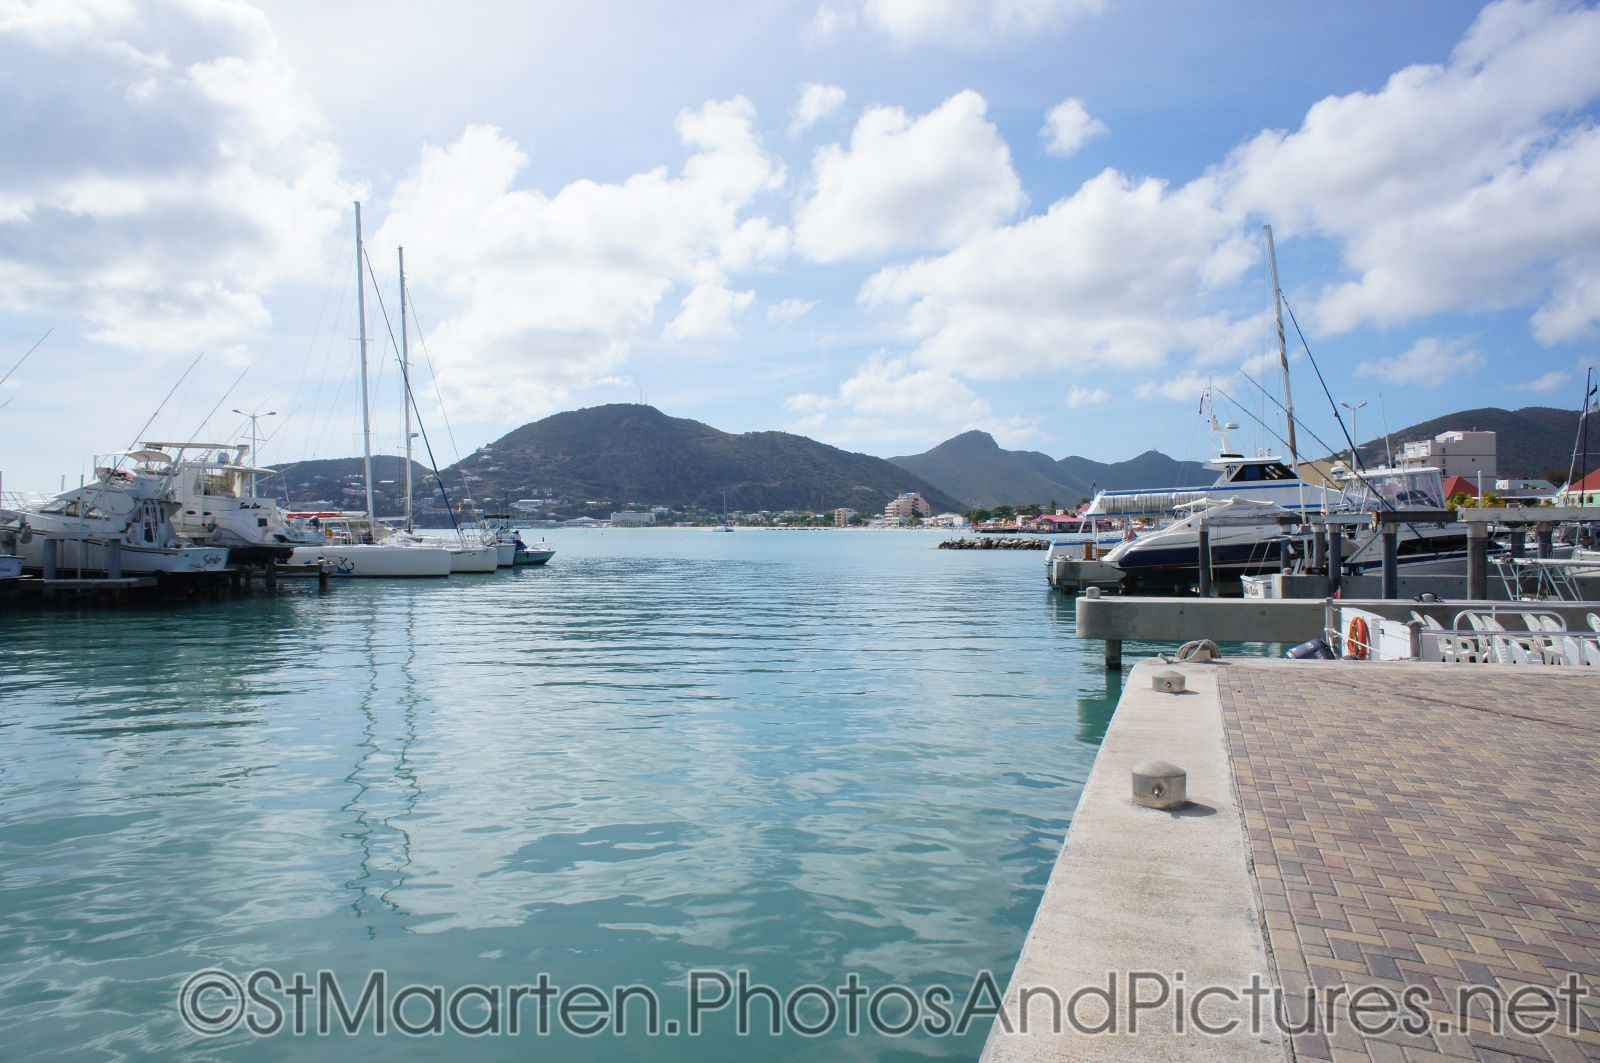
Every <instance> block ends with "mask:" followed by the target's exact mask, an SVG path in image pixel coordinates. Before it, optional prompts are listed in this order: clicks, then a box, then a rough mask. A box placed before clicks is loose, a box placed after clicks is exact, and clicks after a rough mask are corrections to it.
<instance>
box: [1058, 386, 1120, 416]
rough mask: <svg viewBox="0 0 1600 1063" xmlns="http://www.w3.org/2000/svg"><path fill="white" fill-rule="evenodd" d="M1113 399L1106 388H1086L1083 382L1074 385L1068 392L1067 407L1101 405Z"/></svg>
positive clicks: (1070, 408)
mask: <svg viewBox="0 0 1600 1063" xmlns="http://www.w3.org/2000/svg"><path fill="white" fill-rule="evenodd" d="M1110 401H1111V393H1110V392H1108V391H1107V390H1106V389H1105V388H1086V387H1084V386H1083V385H1081V384H1074V385H1072V389H1071V390H1070V391H1068V392H1067V409H1069V410H1077V409H1082V408H1083V407H1085V406H1099V405H1101V404H1103V403H1107V402H1110Z"/></svg>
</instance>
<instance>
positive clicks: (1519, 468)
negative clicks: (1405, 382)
mask: <svg viewBox="0 0 1600 1063" xmlns="http://www.w3.org/2000/svg"><path fill="white" fill-rule="evenodd" d="M1577 430H1578V411H1577V410H1559V409H1553V408H1551V407H1549V406H1526V407H1524V408H1522V409H1520V410H1502V409H1499V408H1497V407H1493V406H1489V407H1484V408H1482V409H1477V410H1462V411H1460V412H1459V413H1448V414H1445V415H1444V416H1443V417H1435V418H1432V419H1431V420H1427V421H1423V422H1421V423H1420V424H1414V425H1409V426H1407V427H1405V428H1402V429H1400V430H1399V431H1396V432H1391V433H1390V435H1389V443H1390V447H1391V449H1393V451H1394V452H1395V454H1396V455H1398V454H1399V452H1400V448H1401V447H1402V446H1403V445H1404V444H1406V443H1411V442H1416V441H1419V440H1424V439H1432V438H1433V437H1434V436H1436V435H1438V434H1439V433H1441V432H1466V431H1483V432H1494V433H1495V443H1496V446H1497V447H1498V449H1499V454H1500V457H1499V474H1500V475H1501V476H1504V477H1518V476H1529V477H1542V476H1545V475H1547V474H1548V473H1551V472H1555V471H1556V470H1558V469H1559V470H1560V473H1561V475H1560V476H1559V477H1554V479H1555V480H1556V482H1557V483H1559V482H1560V481H1561V479H1563V478H1565V476H1566V472H1567V467H1568V464H1569V462H1570V461H1571V459H1572V440H1573V437H1574V435H1575V433H1576V432H1577ZM1589 441H1590V442H1589V469H1590V470H1591V471H1592V470H1593V469H1596V468H1600V418H1593V417H1591V418H1590V419H1589ZM1329 442H1330V443H1331V442H1332V440H1329ZM1358 449H1359V450H1360V452H1361V460H1362V461H1363V462H1364V463H1366V464H1368V465H1378V464H1382V462H1383V461H1384V440H1383V437H1382V436H1379V437H1378V438H1376V439H1372V440H1368V441H1367V442H1364V443H1362V444H1361V446H1360V447H1359V448H1358Z"/></svg>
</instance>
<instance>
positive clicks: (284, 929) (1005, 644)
mask: <svg viewBox="0 0 1600 1063" xmlns="http://www.w3.org/2000/svg"><path fill="white" fill-rule="evenodd" d="M550 539H551V541H552V543H553V544H554V545H556V546H557V547H558V549H559V551H560V552H559V554H558V555H557V557H556V559H555V561H554V562H553V563H552V564H551V566H550V567H549V568H547V569H524V570H518V571H516V572H502V573H500V574H496V575H494V576H481V577H457V578H453V579H450V580H448V581H422V582H414V583H405V582H372V583H347V584H340V585H336V586H335V587H334V588H333V589H332V590H330V591H329V592H327V593H325V594H319V593H318V592H317V591H316V589H315V588H314V587H310V586H290V587H286V588H285V589H284V590H282V591H281V592H280V593H279V594H278V595H276V596H275V597H266V596H260V597H255V598H250V599H240V600H234V601H227V602H218V603H207V604H199V605H194V606H186V607H168V608H163V609H150V610H137V611H124V612H115V613H83V614H78V613H72V612H43V613H39V612H33V613H11V614H7V615H3V616H0V624H3V627H4V631H5V647H6V652H5V660H6V669H5V674H6V682H5V684H4V688H3V690H0V743H3V745H0V749H3V759H0V1030H3V1031H4V1044H5V1055H6V1056H7V1057H9V1058H22V1057H25V1056H57V1057H64V1056H70V1057H72V1058H75V1059H101V1058H104V1059H110V1058H118V1057H163V1058H167V1057H174V1056H178V1057H185V1056H186V1057H191V1058H193V1057H205V1058H227V1059H286V1058H304V1057H313V1058H330V1059H331V1058H341V1059H342V1058H351V1057H357V1058H377V1057H379V1056H383V1057H389V1056H395V1055H402V1056H407V1057H416V1058H443V1057H451V1058H460V1057H470V1058H512V1057H515V1058H538V1059H683V1060H690V1059H693V1060H702V1059H751V1058H763V1059H778V1060H831V1059H884V1060H887V1059H913V1058H915V1059H928V1058H933V1059H946V1058H947V1059H970V1058H974V1057H975V1056H976V1055H977V1053H978V1051H979V1050H980V1049H981V1046H982V1043H983V1039H984V1037H985V1036H986V1034H987V1031H988V1026H989V1023H988V1022H987V1021H986V1020H979V1021H975V1022H973V1024H972V1028H971V1029H970V1030H969V1031H968V1032H967V1033H966V1034H965V1035H964V1036H958V1035H955V1034H949V1035H938V1034H935V1033H930V1032H928V1031H927V1030H926V1029H924V1028H923V1027H921V1026H919V1027H918V1028H917V1029H915V1030H913V1032H911V1033H910V1034H907V1035H905V1036H890V1035H888V1034H886V1033H881V1032H874V1031H873V1030H872V1029H871V1028H870V1027H871V1021H870V1020H871V1017H870V1015H868V1014H867V1009H866V1007H865V1006H861V1009H860V1010H861V1019H860V1025H861V1027H862V1029H861V1032H859V1033H858V1034H856V1035H855V1036H850V1035H849V1034H848V1032H847V1027H846V1023H845V1019H844V1013H843V1010H841V1011H840V1013H839V1017H838V1019H837V1021H836V1023H835V1024H834V1025H833V1027H832V1028H830V1029H828V1030H826V1031H825V1032H823V1033H822V1034H820V1035H819V1036H815V1037H808V1036H803V1035H801V1034H800V1033H798V1032H796V1031H795V1030H793V1029H792V1028H787V1024H786V1029H785V1031H784V1032H783V1033H782V1034H781V1035H779V1036H777V1037H773V1036H772V1035H771V1034H770V1033H768V1032H766V1025H765V1024H766V1022H767V1021H768V1019H767V1017H768V1015H769V1014H770V1008H769V1007H768V1005H767V1004H766V998H763V997H759V996H756V997H752V998H751V1000H750V1002H749V1003H748V1005H747V1007H746V1008H745V1011H746V1013H747V1014H748V1015H749V1016H750V1017H751V1018H752V1020H753V1022H754V1024H755V1025H756V1026H757V1027H758V1028H759V1029H758V1032H757V1033H754V1034H752V1035H751V1036H748V1037H746V1036H741V1035H740V1034H739V1033H738V1032H737V1030H736V1026H737V1011H738V1009H737V1007H736V1005H734V1004H730V1005H728V1006H727V1007H725V1008H721V1009H718V1010H715V1011H706V1012H705V1013H704V1014H703V1020H702V1021H703V1027H702V1031H701V1033H700V1034H699V1035H698V1036H695V1037H690V1036H687V1035H686V1034H685V1033H684V1032H683V1027H682V1026H681V1025H680V1026H679V1032H678V1034H677V1035H676V1036H668V1035H665V1034H661V1035H658V1036H648V1035H646V1034H645V1033H644V1032H643V1030H642V1029H641V1027H642V1026H643V1025H644V1023H645V1022H646V1019H647V1016H646V1010H647V1009H646V1008H645V1006H644V1005H643V1004H642V1003H640V998H637V997H635V998H633V1000H632V1001H630V1002H629V1004H628V1007H633V1006H634V1004H638V1005H639V1006H638V1008H637V1009H636V1010H635V1011H634V1012H633V1013H629V1012H627V1011H626V1009H625V1011H624V1019H625V1020H628V1027H627V1028H626V1032H625V1033H624V1034H622V1035H620V1036H619V1035H618V1034H616V1033H615V1032H613V1031H614V1024H613V1025H611V1026H608V1027H607V1028H606V1029H605V1030H604V1032H601V1033H599V1034H597V1035H595V1036H592V1037H582V1036H578V1035H576V1034H573V1033H568V1032H563V1031H561V1030H560V1029H559V1022H558V1018H559V1017H558V1016H556V1015H554V1014H552V1017H551V1020H550V1021H551V1024H552V1026H553V1027H555V1028H553V1029H551V1030H549V1031H548V1032H545V1033H542V1034H541V1033H539V1032H538V1031H537V1030H536V1029H532V1030H530V1027H534V1026H536V1023H535V1021H534V1019H533V1016H534V1014H535V1013H536V1006H535V1004H533V1003H530V1002H529V1001H528V999H527V998H524V999H523V1001H522V1003H521V1005H520V1006H521V1007H522V1008H523V1015H522V1019H521V1022H522V1029H521V1032H520V1033H519V1034H518V1035H517V1036H510V1035H509V1033H507V1032H506V1028H507V1027H508V1025H509V1020H508V1012H507V1009H506V1008H505V1007H504V1006H502V1010H501V1011H500V1012H499V1013H498V1019H499V1023H500V1027H499V1030H498V1031H494V1030H493V1029H491V1032H490V1033H488V1034H486V1035H484V1036H481V1037H475V1038H474V1037H469V1036H466V1035H465V1034H462V1033H459V1032H456V1031H454V1030H452V1029H448V1022H446V1023H445V1025H446V1027H447V1032H446V1033H444V1034H443V1035H440V1036H421V1037H412V1036H408V1035H406V1034H403V1033H400V1032H398V1031H397V1030H395V1029H394V1028H393V1026H392V1025H391V1026H390V1027H389V1029H388V1030H387V1032H386V1033H385V1035H383V1036H377V1035H375V1034H374V1032H373V1023H372V1021H371V1016H370V1015H369V1016H367V1017H366V1019H365V1025H364V1026H363V1027H362V1032H361V1033H359V1034H357V1035H355V1036H351V1035H348V1034H344V1033H341V1032H335V1033H332V1034H329V1035H327V1036H295V1035H293V1034H292V1033H290V1032H286V1031H282V1030H280V1031H279V1032H277V1033H273V1034H270V1035H267V1036H254V1035H251V1034H249V1033H247V1032H246V1031H245V1030H244V1029H243V1028H239V1029H235V1030H234V1031H233V1032H231V1033H228V1034H226V1035H224V1036H221V1037H217V1038H206V1037H202V1036H200V1035H199V1034H196V1033H194V1032H192V1031H191V1030H190V1029H189V1028H188V1027H186V1026H185V1025H184V1023H183V1022H182V1021H181V1019H180V1015H179V1008H178V1006H177V1000H178V995H179V988H180V986H181V985H182V984H183V983H184V982H185V980H186V978H188V977H189V976H190V975H191V974H193V973H194V972H197V971H200V970H202V969H206V968H216V969H220V970H223V971H226V972H229V973H230V974H232V975H234V976H236V977H239V978H241V979H242V978H244V977H245V976H246V975H247V974H248V973H249V972H251V971H255V970H258V969H269V970H272V971H274V972H277V973H278V975H280V976H281V977H282V978H284V979H289V978H291V977H292V975H293V973H294V972H304V973H305V974H306V976H307V977H308V978H311V979H313V981H314V980H315V978H316V972H318V971H320V970H326V971H329V972H332V976H333V977H336V978H337V979H338V980H339V984H340V988H341V989H342V990H343V991H344V992H345V994H346V996H347V998H348V1000H347V1002H348V1003H349V1004H350V1005H351V1006H352V1008H353V1007H354V1005H355V1002H356V999H357V997H358V996H359V995H360V992H361V989H362V987H363V985H364V982H365V979H366V978H367V977H368V974H369V972H371V971H374V970H383V971H385V972H386V978H387V980H388V982H387V988H388V992H389V994H390V996H391V997H393V996H394V995H395V994H396V993H397V991H398V989H399V988H401V987H403V986H404V985H406V984H409V983H426V984H432V985H437V986H440V987H442V993H443V994H445V995H448V994H450V993H453V992H455V991H456V990H457V989H458V988H459V987H463V986H467V985H470V984H474V983H477V984H482V985H484V986H486V987H510V986H514V985H529V984H533V983H534V982H535V980H536V979H537V978H538V976H539V975H540V974H541V973H544V974H546V975H547V978H548V983H547V984H548V985H551V986H554V987H556V988H558V989H560V990H562V991H566V990H569V989H571V988H572V987H576V986H578V985H581V984H585V983H587V984H592V985H594V986H596V987H600V988H602V989H603V990H604V991H605V992H610V991H611V990H612V987H616V986H642V987H646V988H650V989H654V990H656V991H659V993H660V994H661V1001H660V1011H659V1015H658V1023H660V1024H662V1025H663V1026H664V1025H665V1024H666V1023H667V1022H668V1021H669V1020H673V1019H682V1018H683V1017H684V1016H685V1014H686V1012H687V1008H688V985H687V981H688V978H689V976H690V975H689V972H691V971H693V970H702V971H714V972H722V973H723V974H724V976H725V977H727V978H728V979H730V980H732V979H733V978H734V977H735V972H737V971H740V970H744V971H747V972H749V974H748V977H749V978H750V979H751V980H752V981H753V982H758V983H761V984H764V985H767V986H771V987H772V988H773V989H774V990H775V991H776V993H777V994H778V995H779V996H780V999H781V1000H788V999H789V995H790V994H793V993H794V992H795V991H796V990H797V989H799V987H801V986H804V985H806V984H808V983H819V984H821V985H824V986H839V985H842V984H844V983H845V980H846V978H847V977H848V976H849V975H851V974H852V973H854V975H855V976H856V977H857V978H858V979H859V984H860V985H861V986H864V987H866V988H867V989H868V990H874V991H875V990H878V989H880V988H882V987H886V986H889V985H892V984H903V985H906V986H909V987H911V988H912V989H913V990H914V991H915V992H918V993H921V992H925V991H927V990H928V989H930V988H931V987H934V986H947V987H949V989H950V990H951V992H952V994H953V995H954V999H955V1002H954V1003H953V1004H952V1005H950V1010H951V1011H952V1012H955V1011H958V1010H959V1009H960V1007H961V1005H962V1004H963V1003H964V998H965V994H967V993H968V992H969V991H970V990H972V989H973V987H974V984H975V980H976V979H978V978H979V975H980V973H981V972H983V971H990V972H993V975H994V978H995V979H996V980H997V982H998V984H999V986H1000V987H1002V988H1003V987H1004V985H1005V982H1006V979H1007V977H1008V976H1009V973H1010V969H1011V966H1012V964H1013V963H1014V961H1015V959H1016V956H1017V953H1018V951H1019V950H1020V948H1021V945H1022V941H1023V938H1024V936H1025V934H1026V931H1027V927H1028V924H1029V922H1030V920H1031V919H1032V916H1033V913H1034V910H1035V908H1036V907H1037V905H1038V900H1039V896H1040V892H1041V890H1042V889H1043V886H1044V884H1045V882H1046V880H1047V878H1048V876H1049V872H1050V868H1051V865H1052V863H1053V861H1054V858H1055V855H1056V853H1057V851H1058V849H1059V846H1060V842H1061V839H1062V836H1063V835H1064V833H1065V831H1066V829H1067V826H1068V823H1069V820H1070V816H1071V814H1072V810H1073V808H1074V806H1075V804H1076V802H1077V799H1078V795H1079V791H1080V788H1081V787H1082V785H1083V782H1084V780H1085V779H1086V777H1087V775H1088V772H1089V769H1090V765H1091V763H1092V759H1093V756H1094V752H1095V749H1096V746H1097V744H1098V743H1099V741H1100V738H1101V736H1102V735H1103V734H1104V732H1105V728H1106V725H1107V723H1108V722H1109V719H1110V714H1111V711H1112V708H1113V706H1114V704H1115V701H1116V698H1117V696H1118V694H1119V693H1120V680H1119V679H1118V677H1116V676H1107V675H1106V674H1105V672H1104V671H1103V670H1102V669H1101V667H1100V663H1099V646H1098V644H1091V643H1082V644H1080V643H1078V642H1077V641H1076V640H1075V639H1074V638H1073V636H1072V612H1071V605H1070V603H1069V602H1068V601H1067V600H1066V599H1063V598H1060V597H1059V596H1056V595H1053V594H1051V593H1050V592H1049V591H1048V590H1047V588H1046V587H1045V584H1044V579H1043V575H1042V571H1041V569H1042V561H1041V558H1042V555H1041V554H1039V553H1034V552H1024V553H1001V552H992V553H982V554H977V553H968V552H952V551H938V550H935V549H934V548H933V546H934V543H935V542H936V541H937V540H938V536H936V535H930V534H924V533H848V532H846V533H816V532H812V533H800V532H790V533H784V532H755V531H741V532H737V533H735V534H733V535H715V534H711V533H709V532H705V531H698V530H695V531H691V530H681V531H679V530H644V531H627V532H558V533H552V534H551V535H550ZM699 977H700V978H701V979H702V980H701V981H699V982H697V985H698V986H699V991H700V993H701V999H702V1000H710V998H714V997H716V996H717V994H718V989H719V987H718V984H717V982H716V981H715V978H713V977H711V976H709V975H702V976H699ZM258 988H260V989H261V990H262V991H263V993H264V995H268V996H271V995H272V990H273V986H272V985H271V983H259V984H258ZM219 992H221V991H219ZM501 999H502V1002H504V1001H505V1000H506V997H505V996H502V998H501ZM534 999H535V1000H536V999H537V998H534ZM848 999H849V998H846V1001H844V1002H841V1003H842V1004H843V1003H847V1002H848ZM856 999H857V1000H858V1002H859V1001H860V999H861V998H859V997H858V998H856ZM278 1000H279V1003H280V1004H282V1005H283V1007H284V1015H285V1018H284V1023H285V1024H287V1023H289V1022H290V1018H289V1016H290V1015H292V1002H291V1001H290V999H289V998H287V997H283V996H281V995H280V996H279V997H278ZM584 1000H585V1001H586V1002H592V998H584ZM885 1001H886V1005H885V1006H884V1007H883V1008H882V1009H881V1010H880V1016H881V1017H882V1018H883V1019H884V1020H886V1021H888V1022H890V1023H894V1022H897V1021H900V1020H902V1019H903V1018H905V1017H907V1016H908V1015H909V1012H908V1010H907V1008H906V1007H904V1006H903V1005H902V1006H900V1007H898V1009H897V1008H896V1007H895V1006H894V1005H895V998H893V997H886V998H885ZM220 1003H225V1002H224V1001H223V998H222V997H221V996H219V995H217V994H213V995H211V996H209V997H207V998H205V1009H204V1010H207V1012H208V1014H209V1013H210V1012H212V1011H214V1010H215V1007H216V1006H219V1004H220ZM411 1004H412V1005H415V1006H412V1007H410V1010H409V1011H407V1012H405V1014H406V1015H408V1016H409V1019H408V1021H410V1022H412V1023H413V1024H416V1025H421V1026H426V1025H427V1024H428V1020H429V1013H430V1010H431V1005H430V1003H429V1002H428V1001H427V1000H426V999H425V998H417V999H414V1000H413V1001H411ZM309 1006H310V1008H311V1010H312V1011H313V1012H314V1011H315V1009H316V1003H315V1000H313V1003H312V1004H311V1005H309ZM795 1009H796V1010H795V1014H796V1015H797V1016H798V1017H799V1018H800V1019H801V1020H802V1021H803V1022H805V1023H807V1024H810V1025H813V1026H815V1025H818V1024H820V1023H822V1022H823V1021H824V1020H825V1019H826V1012H825V1010H824V1005H822V1004H821V1003H820V1002H819V1001H818V1000H817V999H815V997H813V998H811V999H806V998H805V996H804V994H801V996H800V997H799V998H797V1000H796V1001H795ZM256 1011H257V1012H258V1015H257V1018H258V1021H259V1022H260V1024H261V1025H264V1026H268V1027H270V1026H271V1025H272V1021H273V1020H272V1017H271V1014H270V1012H269V1011H267V1010H264V1009H262V1008H257V1009H256ZM574 1014H575V1015H576V1014H577V1013H576V1012H574ZM918 1014H919V1015H921V1016H922V1017H923V1018H926V1019H929V1020H930V1021H931V1020H932V1013H931V1012H929V1011H927V1010H925V1009H924V1010H919V1012H918ZM461 1017H462V1020H463V1021H464V1023H466V1024H467V1025H475V1024H488V1022H489V1019H490V1016H489V1013H488V1012H487V1011H486V1010H485V1009H484V1007H483V1000H482V998H481V997H477V996H472V995H468V996H467V997H466V998H464V1003H463V1005H462V1011H461ZM335 1018H336V1013H335ZM582 1021H585V1022H592V1021H593V1020H590V1019H584V1020H582ZM313 1022H314V1018H313V1017H312V1016H309V1015H308V1018H307V1023H308V1024H311V1023H313ZM934 1025H936V1026H937V1025H938V1024H937V1022H935V1023H934Z"/></svg>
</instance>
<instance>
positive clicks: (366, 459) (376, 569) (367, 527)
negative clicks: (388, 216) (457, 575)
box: [288, 202, 494, 578]
mask: <svg viewBox="0 0 1600 1063" xmlns="http://www.w3.org/2000/svg"><path fill="white" fill-rule="evenodd" d="M365 267H366V253H365V250H364V245H363V243H362V240H361V204H360V202H357V203H356V316H357V318H358V324H359V332H360V345H361V443H362V466H361V470H362V479H363V481H364V484H365V487H366V508H365V509H364V510H362V511H361V512H359V513H346V512H327V513H323V512H317V513H291V514H289V516H290V518H292V519H302V520H304V521H306V523H307V525H308V526H310V527H313V528H315V529H316V530H317V532H318V534H320V535H321V536H322V541H321V542H320V543H319V544H318V545H316V546H302V547H297V548H296V549H295V551H294V553H293V554H292V555H290V558H289V562H288V563H289V564H291V565H319V564H321V563H323V562H324V561H326V562H329V563H330V564H332V566H333V570H334V573H335V574H336V575H340V576H350V577H358V578H393V577H411V576H448V575H450V573H451V572H452V571H453V570H454V566H455V559H454V555H453V554H452V553H451V551H449V550H447V549H445V548H444V547H442V546H435V545H433V544H431V543H426V542H422V541H412V540H403V539H399V538H396V537H394V535H393V533H392V532H391V531H390V529H388V528H386V527H384V526H383V525H381V524H379V523H378V520H377V518H376V517H375V516H374V515H373V506H372V410H371V405H370V402H369V396H368V390H367V282H366V274H365V272H364V269H365ZM407 386H408V389H409V382H408V385H407ZM409 408H410V406H409V400H408V403H407V409H408V410H409ZM408 416H409V415H408ZM410 435H411V432H410V422H409V420H408V421H407V431H406V437H407V438H406V447H407V457H408V460H407V462H406V480H407V487H408V488H409V486H410V477H411V463H410V461H409V455H410ZM409 496H410V492H409V490H408V491H407V497H408V499H409ZM408 505H409V501H408ZM391 540H392V541H391ZM489 556H490V571H493V569H494V562H493V556H494V555H493V551H492V550H491V551H489Z"/></svg>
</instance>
